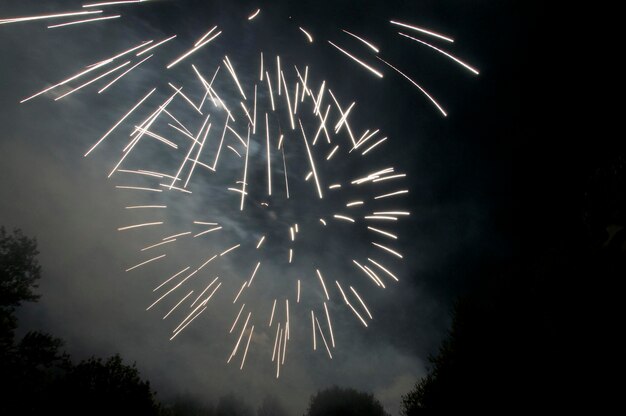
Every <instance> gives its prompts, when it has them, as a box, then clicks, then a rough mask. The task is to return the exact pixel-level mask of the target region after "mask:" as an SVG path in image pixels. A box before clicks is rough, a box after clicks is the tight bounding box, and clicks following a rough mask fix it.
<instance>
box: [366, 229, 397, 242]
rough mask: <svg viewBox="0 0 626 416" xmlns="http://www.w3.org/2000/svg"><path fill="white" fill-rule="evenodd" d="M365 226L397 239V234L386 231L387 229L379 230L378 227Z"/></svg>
mask: <svg viewBox="0 0 626 416" xmlns="http://www.w3.org/2000/svg"><path fill="white" fill-rule="evenodd" d="M367 228H368V229H370V230H372V231H374V232H377V233H380V234H382V235H384V236H387V237H389V238H393V239H394V240H397V239H398V236H397V235H394V234H391V233H388V232H387V231H383V230H379V229H378V228H374V227H369V226H368V227H367Z"/></svg>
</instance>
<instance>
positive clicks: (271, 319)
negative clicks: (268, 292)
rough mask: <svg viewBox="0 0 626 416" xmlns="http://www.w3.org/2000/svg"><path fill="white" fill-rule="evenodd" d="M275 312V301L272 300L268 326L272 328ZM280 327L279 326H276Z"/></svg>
mask: <svg viewBox="0 0 626 416" xmlns="http://www.w3.org/2000/svg"><path fill="white" fill-rule="evenodd" d="M275 310H276V299H274V305H273V306H272V314H271V315H270V324H269V325H268V326H272V322H273V321H274V311H275ZM278 325H279V327H280V324H278Z"/></svg>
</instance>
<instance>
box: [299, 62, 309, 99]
mask: <svg viewBox="0 0 626 416" xmlns="http://www.w3.org/2000/svg"><path fill="white" fill-rule="evenodd" d="M308 77H309V66H308V65H307V66H305V67H304V80H302V98H301V99H300V102H304V97H305V94H310V92H309V89H308V88H307V85H306V82H307V79H308Z"/></svg>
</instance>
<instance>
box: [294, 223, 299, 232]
mask: <svg viewBox="0 0 626 416" xmlns="http://www.w3.org/2000/svg"><path fill="white" fill-rule="evenodd" d="M294 228H295V230H296V234H298V233H299V231H298V224H295V226H294Z"/></svg>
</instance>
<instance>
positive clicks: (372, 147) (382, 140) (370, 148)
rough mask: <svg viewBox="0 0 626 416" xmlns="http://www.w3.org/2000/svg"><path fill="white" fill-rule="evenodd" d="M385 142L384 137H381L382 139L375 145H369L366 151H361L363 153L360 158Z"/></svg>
mask: <svg viewBox="0 0 626 416" xmlns="http://www.w3.org/2000/svg"><path fill="white" fill-rule="evenodd" d="M385 140H387V138H386V137H383V138H382V139H380V140H379V141H377V142H376V143H374V144H373V145H371V146H370V147H368V148H367V149H365V150H364V151H363V153H361V156H365V155H366V154H367V153H369V152H370V150H372V149H374V148H375V147H376V146H378V145H379V144H381V143H383V142H384V141H385Z"/></svg>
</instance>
